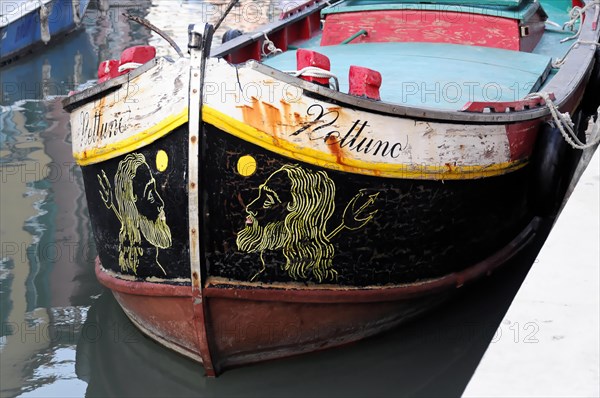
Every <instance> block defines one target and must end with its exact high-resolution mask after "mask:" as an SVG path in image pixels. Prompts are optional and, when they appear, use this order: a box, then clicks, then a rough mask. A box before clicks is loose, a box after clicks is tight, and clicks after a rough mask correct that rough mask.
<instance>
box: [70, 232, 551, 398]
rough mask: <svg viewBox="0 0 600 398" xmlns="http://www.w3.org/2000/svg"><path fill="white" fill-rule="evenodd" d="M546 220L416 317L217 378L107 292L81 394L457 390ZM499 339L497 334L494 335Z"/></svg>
mask: <svg viewBox="0 0 600 398" xmlns="http://www.w3.org/2000/svg"><path fill="white" fill-rule="evenodd" d="M550 226H551V222H550V221H548V222H546V223H544V224H543V225H541V226H540V229H539V231H540V234H539V235H538V236H537V237H536V239H535V242H533V244H532V246H531V247H529V248H528V249H527V250H526V251H524V252H522V253H521V254H519V255H518V256H517V258H515V259H514V260H513V261H511V263H510V264H508V266H507V268H505V269H503V270H502V272H499V273H498V274H496V275H494V277H493V278H490V279H487V280H484V281H482V283H480V284H478V285H476V286H472V287H471V288H468V289H465V290H463V291H462V292H461V293H460V294H459V295H457V297H455V298H454V299H453V300H451V301H450V302H449V303H447V304H446V305H444V306H443V307H440V308H439V309H438V310H436V311H434V312H432V313H430V314H427V315H425V316H423V317H422V318H421V319H418V320H416V321H415V322H411V323H409V324H406V325H405V326H403V327H401V328H397V329H395V330H392V331H390V332H388V333H385V334H383V335H380V336H377V337H375V338H371V339H367V340H363V341H361V342H359V343H356V344H351V345H347V346H344V347H340V348H337V349H331V350H327V351H323V352H317V353H311V354H307V355H303V356H298V357H293V358H288V359H282V360H277V361H272V362H267V363H260V364H255V365H251V366H244V367H240V368H237V369H231V370H228V371H226V372H225V373H223V374H222V375H221V376H219V377H218V378H217V379H208V378H206V377H204V371H203V369H202V367H201V366H200V365H199V364H197V363H195V362H193V361H191V360H189V359H187V358H184V357H182V356H180V355H178V354H176V353H174V352H172V351H170V350H168V349H166V348H164V347H162V346H160V345H159V344H157V343H155V342H154V341H152V340H150V339H148V338H146V337H145V336H144V335H143V334H142V333H141V332H140V331H139V330H138V329H137V328H135V327H134V326H133V325H132V324H131V322H130V321H129V319H128V318H127V316H126V315H125V314H124V313H123V311H122V310H121V309H120V307H119V305H118V303H117V302H116V300H115V299H114V298H113V296H112V294H111V293H110V292H109V291H105V292H104V293H103V294H102V295H101V297H100V298H99V299H98V300H97V301H96V302H95V303H94V304H93V305H92V307H91V309H90V311H89V312H88V317H87V320H86V323H85V325H84V326H83V330H84V331H87V332H85V333H82V334H81V337H80V340H79V343H78V345H77V364H76V370H77V375H78V377H79V378H80V379H82V380H86V381H87V382H88V383H89V384H88V388H87V391H86V396H88V397H96V396H98V397H104V396H119V397H125V396H132V397H133V396H150V397H152V396H156V397H158V396H161V397H162V396H203V397H224V396H227V397H231V396H240V397H241V396H244V397H247V396H256V397H264V396H285V397H305V396H315V395H317V396H328V397H366V396H369V397H371V396H374V397H398V396H413V397H431V396H438V397H442V396H443V397H454V396H460V395H461V394H462V392H463V390H464V388H465V386H466V385H467V383H468V381H469V379H470V377H471V375H472V374H473V372H474V370H475V368H476V366H477V364H478V363H479V360H480V359H481V356H482V355H483V353H484V351H485V350H486V348H487V346H488V344H489V342H490V341H494V340H493V338H494V336H496V340H497V338H511V339H512V336H511V335H510V333H508V331H506V330H505V333H504V335H503V337H502V335H498V334H497V329H498V325H499V324H500V321H501V320H502V318H503V316H504V314H505V312H506V309H507V308H508V306H509V305H510V303H511V301H512V298H513V297H514V294H515V293H516V292H517V290H518V289H519V287H520V285H521V283H522V281H523V279H524V277H525V276H526V274H527V272H528V270H529V267H530V265H531V264H532V263H533V261H534V259H535V257H536V255H537V252H538V251H539V248H540V247H541V245H542V243H543V241H544V239H545V236H546V234H547V232H548V231H549V229H550ZM498 336H500V337H498Z"/></svg>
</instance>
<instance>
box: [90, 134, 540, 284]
mask: <svg viewBox="0 0 600 398" xmlns="http://www.w3.org/2000/svg"><path fill="white" fill-rule="evenodd" d="M187 136H188V131H187V125H184V126H182V127H179V128H178V129H177V130H175V131H173V132H172V133H171V134H169V135H167V136H166V137H164V138H162V139H160V140H158V141H156V142H154V143H153V144H151V145H149V146H146V147H144V148H141V149H140V150H139V151H138V152H139V153H141V154H143V155H144V156H145V158H146V159H154V158H155V157H156V153H157V152H158V151H166V152H167V154H168V156H169V159H170V160H171V163H170V164H169V167H168V169H167V170H166V171H164V172H158V171H156V170H154V171H153V172H152V174H153V176H154V178H155V179H156V184H157V186H160V187H162V188H163V189H162V191H161V192H164V194H162V200H163V202H164V210H165V215H166V220H167V224H168V226H169V228H170V231H171V235H172V243H173V244H172V246H171V247H169V248H166V249H160V250H158V257H156V248H155V247H153V246H152V245H151V244H148V242H142V245H143V244H144V243H145V244H146V246H145V247H144V246H142V249H143V255H141V256H140V257H139V265H138V266H137V268H136V272H135V273H134V272H132V271H131V270H123V269H122V268H121V267H120V266H119V258H118V256H119V229H120V228H121V225H120V224H119V222H118V221H117V219H116V218H115V217H114V215H113V214H112V212H111V211H110V210H109V209H107V208H106V206H105V204H104V202H103V200H102V197H101V196H100V195H99V194H98V192H99V191H100V186H99V183H98V181H99V180H98V175H99V174H101V172H102V171H104V172H105V173H106V174H107V175H109V176H110V175H114V173H115V172H116V171H115V170H116V169H117V167H118V164H119V163H120V162H121V161H122V160H123V158H124V156H121V157H118V158H115V159H111V160H109V161H106V162H103V163H99V164H94V165H90V166H85V167H83V174H84V179H85V184H86V192H87V196H88V197H87V199H88V206H89V209H90V214H91V217H92V222H93V225H94V233H95V236H96V239H97V245H98V251H99V255H100V259H101V261H102V264H103V265H104V267H106V268H108V269H112V270H114V271H115V272H119V273H121V274H124V275H131V276H133V277H137V278H148V277H157V278H161V279H165V282H168V281H169V280H172V281H175V283H189V282H186V281H184V280H185V279H186V278H189V277H190V268H189V260H188V258H189V245H188V241H189V238H188V234H187V231H188V223H187V220H188V202H187V193H188V190H187V187H186V184H185V174H186V170H187V160H188V159H187V149H186V145H187V144H186V142H187ZM202 152H203V153H202V154H201V160H200V164H201V180H200V181H201V182H200V186H201V192H202V194H201V198H203V201H202V203H201V208H200V209H199V213H200V215H201V217H200V219H201V226H202V233H201V238H200V240H201V245H202V248H203V253H205V258H203V259H202V261H204V262H205V264H206V268H207V270H208V271H207V274H208V276H209V277H220V278H227V279H231V280H234V281H240V282H249V281H250V280H251V279H252V277H253V276H254V275H256V274H257V273H258V272H259V271H260V269H261V267H262V262H264V263H265V265H266V267H265V270H264V271H263V272H262V273H260V274H258V275H257V276H256V277H255V278H254V280H253V281H254V282H262V283H267V284H268V283H274V282H277V283H285V282H296V281H301V282H306V283H319V282H321V283H324V282H325V283H328V284H337V285H342V286H357V287H360V286H383V285H390V284H391V285H394V284H405V283H411V282H416V281H423V280H427V279H432V278H439V277H443V276H444V275H448V274H450V273H453V272H457V271H461V270H464V269H466V268H468V267H469V266H471V265H473V264H475V263H477V262H479V261H482V260H484V259H485V258H486V257H487V256H489V255H491V254H492V253H494V252H495V251H497V250H499V249H500V248H502V247H503V246H505V245H506V244H507V243H508V242H509V241H510V240H511V239H513V238H514V237H515V236H516V235H517V234H518V233H519V231H521V230H522V229H523V228H524V226H525V225H527V224H528V223H529V222H530V221H531V219H532V217H533V216H532V214H531V212H530V211H529V207H528V197H529V192H528V187H529V186H530V182H531V180H530V179H531V176H530V173H529V167H524V168H521V169H520V170H518V171H516V172H513V173H510V174H506V175H502V176H498V177H490V178H482V179H476V180H453V181H431V180H411V179H391V178H379V177H370V176H361V175H356V174H350V173H343V172H337V171H331V170H326V171H324V170H319V169H318V168H317V167H315V166H312V165H308V164H303V163H301V162H298V161H295V160H290V159H287V158H285V157H282V156H279V155H275V154H272V153H270V152H268V151H266V150H264V149H261V148H259V147H257V146H255V145H252V144H249V143H247V142H244V141H242V140H240V139H237V138H235V137H233V136H231V135H229V134H227V133H224V132H222V131H219V130H218V129H217V128H216V127H214V126H211V125H208V124H206V125H205V129H204V150H203V151H202ZM242 156H252V157H253V158H254V159H255V160H256V164H257V168H256V172H255V173H253V174H252V175H251V176H249V177H244V176H242V175H240V174H239V172H238V170H237V162H238V160H239V158H240V157H242ZM148 163H150V162H148ZM284 165H294V167H298V168H301V169H303V170H309V171H310V172H318V171H323V172H324V173H325V174H326V175H327V177H328V178H329V179H330V180H331V181H332V182H333V184H334V185H335V187H336V190H335V197H334V202H335V210H334V211H332V212H331V214H330V216H329V217H328V220H327V222H326V223H323V224H322V228H324V229H325V230H326V231H330V230H333V229H334V228H335V227H336V225H337V224H339V223H340V220H342V217H343V211H344V210H345V205H346V204H347V203H348V202H349V201H351V200H352V198H353V197H354V196H355V195H356V194H357V192H359V191H364V192H367V194H378V196H377V198H376V200H375V203H373V204H372V208H371V209H370V210H371V211H375V210H376V213H375V214H374V215H373V217H372V219H371V220H370V221H369V222H367V223H366V224H365V225H364V226H363V227H362V228H358V229H356V230H349V229H346V230H343V231H342V232H340V233H339V234H338V235H336V236H334V237H332V238H331V239H330V242H329V243H330V244H331V245H333V253H334V255H333V261H332V264H331V269H333V270H335V271H336V273H337V275H336V276H335V277H334V278H330V279H329V280H322V281H318V280H317V279H316V277H315V276H314V275H313V274H312V273H311V272H310V270H308V272H307V273H306V274H305V277H304V278H301V277H298V276H297V275H296V278H294V277H293V276H290V274H289V273H288V272H286V270H285V266H286V256H285V254H284V253H283V251H284V250H282V249H273V250H269V249H265V250H264V251H263V252H262V260H263V261H262V262H261V253H258V252H243V251H240V250H238V247H237V245H236V238H237V234H238V232H239V231H241V230H243V229H244V227H245V221H246V218H247V212H246V207H247V206H248V204H249V203H251V202H252V201H253V200H254V199H255V198H256V196H257V188H258V187H259V186H260V185H261V184H263V183H264V182H265V181H266V180H267V179H268V177H269V176H270V175H271V174H273V173H274V172H276V171H277V170H279V169H281V168H282V167H283V166H284ZM273 188H274V189H275V190H277V189H278V188H281V189H283V187H279V186H276V185H275V186H273ZM259 222H260V221H259ZM157 260H158V263H160V264H161V265H162V266H163V268H164V270H165V271H166V274H165V273H164V272H163V271H162V269H161V268H160V267H158V266H157ZM165 265H167V266H165Z"/></svg>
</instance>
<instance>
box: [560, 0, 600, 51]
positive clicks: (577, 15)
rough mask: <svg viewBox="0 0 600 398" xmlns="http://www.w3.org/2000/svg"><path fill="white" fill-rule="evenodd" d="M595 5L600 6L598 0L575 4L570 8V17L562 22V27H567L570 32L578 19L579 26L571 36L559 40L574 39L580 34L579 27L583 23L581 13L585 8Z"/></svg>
mask: <svg viewBox="0 0 600 398" xmlns="http://www.w3.org/2000/svg"><path fill="white" fill-rule="evenodd" d="M596 6H598V7H600V0H593V1H592V2H590V3H588V4H586V5H585V6H583V7H579V6H575V7H573V8H572V9H571V11H569V16H570V17H571V19H570V20H569V21H567V22H565V23H564V24H563V26H562V29H563V30H566V29H567V28H568V29H569V30H570V31H571V32H572V31H573V27H574V26H575V24H576V23H577V21H579V22H580V23H579V27H578V28H577V32H576V33H575V34H574V35H573V36H570V37H567V38H565V39H562V40H561V41H560V42H561V43H564V42H566V41H569V40H573V39H576V38H578V37H579V35H580V34H581V29H582V28H583V23H581V22H582V21H583V15H584V14H585V13H586V12H587V10H589V9H590V8H592V7H596Z"/></svg>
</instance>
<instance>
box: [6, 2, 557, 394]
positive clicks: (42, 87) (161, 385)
mask: <svg viewBox="0 0 600 398" xmlns="http://www.w3.org/2000/svg"><path fill="white" fill-rule="evenodd" d="M225 3H226V2H209V1H208V0H206V1H193V0H187V1H184V0H181V1H177V0H154V1H148V0H146V1H135V2H133V1H119V0H116V1H110V2H108V1H104V0H98V1H92V4H91V6H90V9H89V10H88V13H87V14H86V16H85V17H84V19H83V25H84V29H83V30H81V31H79V32H77V33H74V34H72V35H70V36H69V37H67V38H66V39H64V40H62V41H60V42H59V43H57V44H56V45H54V46H52V47H48V48H45V49H43V50H40V51H38V52H37V53H36V54H34V55H32V56H29V57H27V58H24V59H22V60H20V61H18V62H16V63H13V64H9V65H7V66H3V67H2V69H1V96H0V105H1V108H0V111H1V113H0V155H1V158H0V159H1V160H0V178H1V179H2V181H1V192H0V194H1V197H0V206H1V208H0V211H1V212H0V217H1V219H0V221H1V223H0V240H1V244H2V247H1V253H0V310H1V312H0V322H1V325H0V326H1V329H0V354H1V356H0V361H1V363H0V365H1V366H0V371H1V374H0V381H1V396H2V397H16V396H19V397H33V396H38V397H68V396H75V397H82V396H215V397H221V396H261V397H262V396H298V397H304V396H332V397H334V396H344V397H347V396H393V397H397V396H459V395H460V394H461V393H462V391H463V390H464V388H465V386H466V384H467V383H468V381H469V379H470V377H471V375H472V374H473V372H474V370H475V368H476V366H477V364H478V362H479V360H480V359H481V356H482V355H483V352H484V351H485V349H486V348H487V346H488V345H489V344H490V342H491V343H492V344H493V343H494V341H497V340H498V339H500V338H514V335H515V330H514V327H512V328H511V326H510V325H509V324H502V323H501V320H502V318H503V316H504V313H505V312H506V309H507V308H508V306H509V305H510V302H511V300H512V297H513V296H514V294H515V292H516V291H517V290H518V288H519V286H520V284H521V283H522V281H523V278H524V277H525V275H526V274H527V271H528V270H529V268H530V266H531V265H532V264H534V262H535V258H536V254H537V252H538V250H539V248H540V247H541V245H542V243H543V241H544V239H545V237H546V235H547V233H548V231H549V229H550V225H551V223H552V220H546V221H544V222H543V223H542V225H541V226H540V234H539V235H538V237H536V240H535V241H534V242H533V243H532V245H531V247H530V248H529V249H528V250H527V251H525V252H524V253H522V254H521V255H519V256H518V258H517V259H515V260H514V261H512V262H511V264H509V265H508V266H507V267H506V268H505V269H504V270H503V271H502V272H498V273H497V274H496V275H493V276H492V277H490V278H488V279H487V280H485V281H483V282H482V283H481V284H479V285H477V286H475V287H472V288H467V289H464V292H461V293H460V294H457V296H456V297H455V298H454V299H452V300H451V301H450V302H449V303H448V304H446V305H444V306H443V307H441V308H439V309H438V310H436V311H434V312H432V313H430V314H428V315H426V316H424V317H423V318H422V319H419V320H418V321H416V322H413V323H410V324H407V325H406V326H405V327H402V328H398V329H396V330H393V331H391V332H389V333H386V334H384V335H382V336H378V337H375V338H371V339H368V340H365V341H362V342H359V343H356V344H352V345H349V346H345V347H341V348H339V349H334V350H329V351H324V352H319V353H315V354H310V355H304V356H300V357H296V358H290V359H285V360H280V361H276V362H271V363H265V364H258V365H253V366H247V367H242V368H238V369H233V370H230V371H228V372H226V373H224V374H223V375H222V376H220V377H219V378H217V379H208V378H205V377H204V372H203V369H202V367H201V366H200V365H198V364H196V363H194V362H192V361H190V360H188V359H186V358H184V357H181V356H179V355H178V354H175V353H173V352H171V351H169V350H167V349H165V348H163V347H162V346H159V345H158V344H156V343H154V342H153V341H151V340H149V339H147V338H146V337H144V336H143V335H142V334H140V332H139V331H138V330H137V329H136V328H135V327H134V326H133V325H132V324H131V323H130V321H129V320H128V319H127V318H126V316H125V315H124V314H123V312H122V311H121V309H120V308H119V306H118V305H117V304H116V302H115V300H114V298H113V297H112V295H111V293H110V292H108V291H106V290H104V289H103V288H102V287H101V286H100V285H99V284H98V282H97V281H96V278H95V276H94V272H93V265H94V264H93V263H94V259H95V257H96V250H95V247H94V241H93V236H92V231H91V227H90V221H89V218H88V213H87V207H86V200H85V194H84V192H83V185H82V178H81V172H80V170H79V168H78V167H77V166H76V164H75V163H74V162H73V160H72V158H71V138H70V126H69V119H68V115H67V114H66V113H65V112H64V111H63V110H62V106H61V102H60V101H61V99H62V96H64V95H65V94H67V93H68V92H69V91H70V90H72V89H74V88H77V87H81V86H82V85H85V84H90V82H93V80H94V79H95V78H96V71H97V66H98V63H99V62H100V61H102V60H107V59H113V58H118V57H119V54H120V52H121V51H122V50H123V49H124V48H126V47H130V46H133V45H141V44H151V45H153V46H155V47H157V51H158V53H159V54H161V55H167V54H171V55H172V54H173V51H172V50H171V48H170V47H169V45H168V44H166V42H164V41H163V40H162V39H161V38H160V37H158V36H157V35H156V34H153V33H151V32H149V31H148V30H147V29H146V28H144V27H142V26H140V25H138V24H136V23H133V22H129V21H127V20H126V19H125V18H124V17H123V16H122V13H130V14H133V15H137V16H140V17H144V18H147V19H148V20H150V21H151V22H152V23H153V24H154V25H156V26H158V27H160V28H161V29H163V30H164V31H165V32H167V33H168V34H169V35H171V36H172V37H173V38H175V40H176V41H177V42H178V44H179V45H180V46H181V47H182V48H185V46H186V40H187V32H186V29H187V25H188V24H189V23H192V22H204V21H208V22H213V23H214V22H215V21H216V20H217V19H218V17H219V16H220V11H221V10H222V9H223V8H224V7H225ZM284 5H285V4H283V3H276V4H274V3H269V2H262V3H261V2H256V1H251V0H242V2H241V5H240V6H239V7H236V8H235V9H234V11H233V13H232V15H231V16H230V17H228V19H226V20H225V23H224V26H223V28H222V29H220V30H219V32H217V35H216V37H215V41H217V42H218V41H220V35H222V32H224V31H225V30H226V29H228V28H232V27H235V28H239V29H241V30H245V31H248V30H250V29H252V27H254V26H256V25H258V24H262V23H265V22H269V20H273V18H276V17H277V16H278V13H279V9H280V8H281V7H282V6H284ZM514 321H515V322H516V324H520V325H525V324H527V322H531V321H532V320H529V319H516V320H514ZM513 325H514V324H513ZM509 328H510V330H509ZM503 329H504V330H503ZM538 332H539V333H544V330H543V326H542V327H540V328H539V330H538ZM511 334H512V335H511ZM508 336H512V337H508ZM533 337H535V336H533ZM523 343H525V342H524V341H515V344H523Z"/></svg>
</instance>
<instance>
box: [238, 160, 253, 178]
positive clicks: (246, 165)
mask: <svg viewBox="0 0 600 398" xmlns="http://www.w3.org/2000/svg"><path fill="white" fill-rule="evenodd" d="M237 171H238V173H240V175H242V176H244V177H250V176H251V175H252V174H254V173H255V172H256V159H254V158H253V157H252V156H250V155H244V156H242V157H241V158H240V159H239V160H238V163H237Z"/></svg>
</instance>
